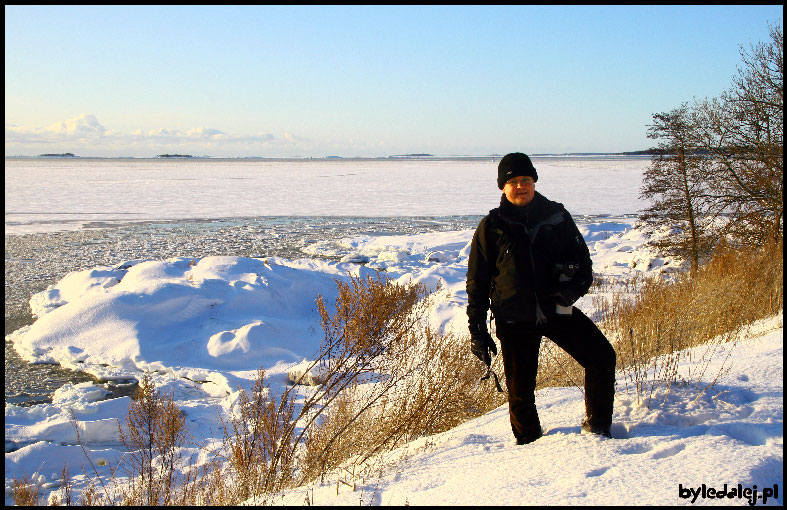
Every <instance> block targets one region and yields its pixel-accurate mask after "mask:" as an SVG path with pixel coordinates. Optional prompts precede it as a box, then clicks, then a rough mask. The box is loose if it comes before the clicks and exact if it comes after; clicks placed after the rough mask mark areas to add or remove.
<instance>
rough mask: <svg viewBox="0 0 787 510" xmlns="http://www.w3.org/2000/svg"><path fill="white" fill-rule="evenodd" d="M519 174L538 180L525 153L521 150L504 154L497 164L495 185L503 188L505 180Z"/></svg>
mask: <svg viewBox="0 0 787 510" xmlns="http://www.w3.org/2000/svg"><path fill="white" fill-rule="evenodd" d="M520 175H527V176H530V177H532V178H533V181H538V172H536V168H535V167H534V166H533V163H531V162H530V158H528V157H527V154H522V153H521V152H512V153H511V154H506V155H505V156H503V159H501V160H500V164H498V165H497V187H498V188H500V189H503V188H504V187H505V185H506V181H507V180H509V179H511V178H512V177H519V176H520Z"/></svg>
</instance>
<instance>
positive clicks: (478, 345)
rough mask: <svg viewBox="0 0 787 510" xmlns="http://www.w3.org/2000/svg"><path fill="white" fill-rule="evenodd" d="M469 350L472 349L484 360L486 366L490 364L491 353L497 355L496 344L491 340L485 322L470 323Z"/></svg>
mask: <svg viewBox="0 0 787 510" xmlns="http://www.w3.org/2000/svg"><path fill="white" fill-rule="evenodd" d="M470 350H471V351H473V354H475V355H476V356H477V357H478V359H480V360H481V361H483V362H484V364H485V365H486V366H491V364H492V356H490V355H489V351H492V354H494V355H497V345H495V341H494V340H492V335H490V334H489V331H487V330H486V324H471V325H470Z"/></svg>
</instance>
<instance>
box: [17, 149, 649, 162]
mask: <svg viewBox="0 0 787 510" xmlns="http://www.w3.org/2000/svg"><path fill="white" fill-rule="evenodd" d="M651 156H652V152H650V151H636V152H568V153H554V154H553V153H545V154H530V157H532V158H621V159H623V158H636V159H641V158H649V157H651ZM502 157H503V156H502V155H500V154H490V155H487V156H432V155H423V156H422V155H417V156H409V155H403V156H378V157H371V156H369V157H342V156H321V157H312V156H303V157H298V156H292V157H265V156H243V157H213V156H181V155H175V156H173V155H166V156H165V157H162V156H151V157H134V156H76V155H73V154H70V153H68V154H63V155H56V154H42V155H39V156H21V155H18V156H6V157H5V159H47V160H50V159H68V160H77V159H80V160H138V161H146V160H147V161H161V160H179V161H195V160H199V161H271V162H277V161H490V160H491V161H499V160H500V158H502Z"/></svg>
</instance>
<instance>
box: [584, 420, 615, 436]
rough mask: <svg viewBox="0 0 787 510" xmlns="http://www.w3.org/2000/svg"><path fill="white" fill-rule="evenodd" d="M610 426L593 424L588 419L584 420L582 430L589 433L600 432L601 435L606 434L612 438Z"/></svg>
mask: <svg viewBox="0 0 787 510" xmlns="http://www.w3.org/2000/svg"><path fill="white" fill-rule="evenodd" d="M609 428H610V426H609V425H606V426H598V425H591V424H590V423H588V421H587V420H584V421H583V422H582V432H587V433H588V434H598V435H600V436H606V437H609V438H612V433H611V432H610V430H609Z"/></svg>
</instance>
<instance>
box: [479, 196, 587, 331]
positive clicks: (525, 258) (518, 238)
mask: <svg viewBox="0 0 787 510" xmlns="http://www.w3.org/2000/svg"><path fill="white" fill-rule="evenodd" d="M565 264H578V265H579V267H578V270H577V271H576V273H575V274H574V276H573V278H572V279H571V280H570V281H568V282H561V281H560V279H559V277H560V272H561V270H560V266H559V265H565ZM592 281H593V269H592V263H591V260H590V253H589V252H588V248H587V245H586V244H585V240H584V239H583V238H582V235H581V234H580V232H579V230H578V229H577V226H576V224H575V223H574V220H573V219H572V218H571V215H570V214H569V213H568V211H566V209H565V208H564V207H563V204H560V203H558V202H553V201H551V200H549V199H547V198H546V197H544V196H543V195H541V194H540V193H538V192H536V193H535V196H534V198H533V200H532V201H531V202H530V203H529V204H527V205H526V206H524V207H518V206H515V205H513V204H512V203H511V202H509V201H508V199H507V198H506V196H505V195H503V197H502V199H501V201H500V207H497V208H496V209H492V210H491V211H489V214H488V215H487V216H486V217H484V219H483V220H481V223H479V225H478V228H477V229H476V231H475V235H474V236H473V242H472V244H471V247H470V256H469V260H468V267H467V315H468V319H469V323H470V325H471V326H472V325H474V324H482V323H484V322H486V317H487V310H489V308H490V302H491V309H492V313H493V314H494V316H495V318H496V319H498V320H505V321H513V322H529V323H541V322H543V321H544V320H547V321H548V320H550V319H551V318H554V317H555V305H556V298H555V296H554V295H553V294H554V293H555V291H557V290H559V289H561V288H564V289H565V290H567V291H568V292H567V293H568V294H569V295H571V296H572V298H573V299H572V301H573V300H576V299H579V298H580V297H581V296H583V295H585V294H586V293H587V291H588V289H589V288H590V284H591V282H592Z"/></svg>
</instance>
